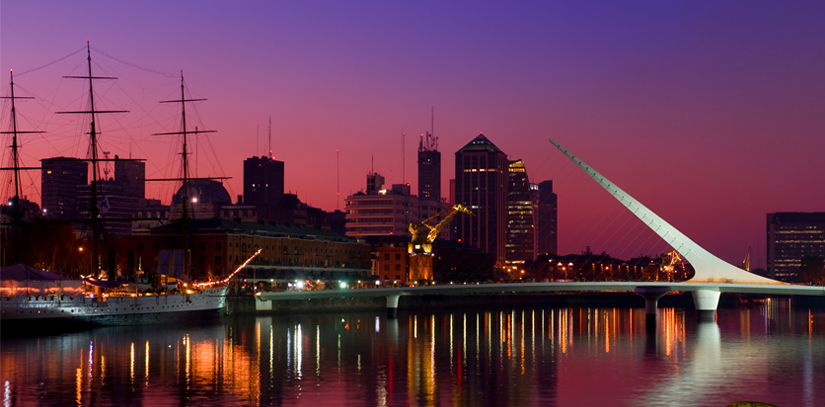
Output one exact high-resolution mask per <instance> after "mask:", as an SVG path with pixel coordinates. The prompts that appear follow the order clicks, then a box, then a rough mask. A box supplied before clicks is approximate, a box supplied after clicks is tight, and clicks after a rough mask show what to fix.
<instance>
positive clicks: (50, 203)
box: [40, 157, 89, 220]
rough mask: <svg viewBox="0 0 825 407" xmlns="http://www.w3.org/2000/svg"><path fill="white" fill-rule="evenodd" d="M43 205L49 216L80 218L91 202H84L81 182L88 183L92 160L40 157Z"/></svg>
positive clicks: (45, 212) (67, 218)
mask: <svg viewBox="0 0 825 407" xmlns="http://www.w3.org/2000/svg"><path fill="white" fill-rule="evenodd" d="M40 167H41V170H40V171H41V178H40V180H41V181H40V182H41V185H40V193H41V194H42V196H41V207H42V208H43V213H44V216H45V217H47V218H49V219H63V220H77V219H80V218H81V215H80V213H81V211H82V210H83V209H86V210H88V208H86V207H87V206H89V202H80V201H79V196H78V191H79V188H78V187H79V186H81V185H87V184H88V179H89V164H88V163H87V162H85V161H82V160H80V159H77V158H70V157H54V158H45V159H42V160H40Z"/></svg>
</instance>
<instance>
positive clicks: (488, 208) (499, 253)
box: [454, 134, 509, 267]
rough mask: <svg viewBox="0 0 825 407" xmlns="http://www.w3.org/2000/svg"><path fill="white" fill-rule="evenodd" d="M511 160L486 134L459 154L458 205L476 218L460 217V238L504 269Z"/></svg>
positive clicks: (456, 184) (458, 218)
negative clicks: (467, 209)
mask: <svg viewBox="0 0 825 407" xmlns="http://www.w3.org/2000/svg"><path fill="white" fill-rule="evenodd" d="M508 174H509V172H508V161H507V155H506V154H504V152H502V151H501V150H500V149H499V148H498V147H496V145H495V144H493V143H492V142H490V140H488V139H487V137H484V135H483V134H479V135H478V137H476V138H474V139H473V141H471V142H470V143H468V144H467V145H466V146H464V147H462V148H461V149H460V150H458V151H457V152H456V153H455V202H454V203H457V204H461V205H464V206H466V207H467V208H469V209H470V210H471V211H472V212H473V213H474V214H475V215H476V216H460V217H457V218H456V235H457V236H456V237H457V238H458V239H459V240H460V241H462V242H464V243H466V244H469V245H471V246H474V247H478V248H480V249H482V250H484V251H485V252H487V253H490V254H491V255H493V257H494V258H495V261H496V267H504V261H505V255H506V252H505V242H506V239H507V235H506V232H507V216H506V215H507V212H506V210H507V184H508V182H509V181H508V178H509V177H508Z"/></svg>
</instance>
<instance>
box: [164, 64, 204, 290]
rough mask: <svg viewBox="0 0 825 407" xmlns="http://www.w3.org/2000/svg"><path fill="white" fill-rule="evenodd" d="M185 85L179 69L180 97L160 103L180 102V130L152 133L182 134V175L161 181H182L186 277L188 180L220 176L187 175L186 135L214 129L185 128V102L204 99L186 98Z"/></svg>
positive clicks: (187, 271)
mask: <svg viewBox="0 0 825 407" xmlns="http://www.w3.org/2000/svg"><path fill="white" fill-rule="evenodd" d="M185 90H186V88H185V85H184V81H183V71H182V70H181V71H180V99H179V100H164V101H161V102H160V103H180V109H181V128H182V131H175V132H169V133H154V135H155V136H169V135H180V136H183V147H182V150H181V156H182V158H183V177H182V178H180V179H174V178H173V179H166V180H163V181H183V187H182V188H183V214H182V218H181V226H182V228H183V231H182V237H183V275H184V276H186V277H187V278H190V277H191V276H192V270H191V264H190V263H191V262H190V261H189V229H190V216H189V204H190V201H191V200H192V198H191V197H190V196H189V181H192V180H195V179H220V178H191V177H189V158H188V155H189V153H188V152H187V150H186V149H187V136H188V135H190V134H201V133H214V132H215V130H200V129H198V128H197V127H195V130H188V129H187V128H186V103H187V102H201V101H204V100H206V99H187V98H186V93H185ZM151 181H161V180H151Z"/></svg>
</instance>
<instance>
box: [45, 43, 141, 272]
mask: <svg viewBox="0 0 825 407" xmlns="http://www.w3.org/2000/svg"><path fill="white" fill-rule="evenodd" d="M86 60H87V62H88V69H89V71H88V75H86V76H64V78H70V79H88V80H89V110H81V111H71V112H57V113H60V114H88V115H89V117H90V118H91V128H90V131H89V150H90V152H91V158H90V159H89V161H91V162H92V180H91V190H92V193H91V199H90V202H89V214H90V218H91V219H90V220H91V223H92V265H91V267H92V270H91V273H90V275H92V276H94V277H95V278H98V277H100V259H99V255H98V247H97V246H98V244H99V240H100V219H99V218H100V207H99V206H98V204H99V202H98V197H97V193H98V191H97V188H98V181H99V180H98V173H97V171H98V162H99V161H100V159H98V157H97V143H98V141H97V136H98V133H97V128H96V125H95V120H96V117H97V115H98V114H103V113H128V110H95V92H94V81H95V80H98V79H117V78H115V77H111V76H92V53H91V50H90V47H89V41H86Z"/></svg>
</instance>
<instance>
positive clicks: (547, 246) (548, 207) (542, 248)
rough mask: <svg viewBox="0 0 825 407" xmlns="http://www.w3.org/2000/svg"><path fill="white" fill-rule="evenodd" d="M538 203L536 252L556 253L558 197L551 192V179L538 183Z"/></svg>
mask: <svg viewBox="0 0 825 407" xmlns="http://www.w3.org/2000/svg"><path fill="white" fill-rule="evenodd" d="M538 193H539V203H538V216H537V221H536V225H537V228H536V235H537V238H538V239H537V240H538V247H537V250H538V254H558V233H557V232H558V226H557V225H558V221H557V214H558V197H557V196H556V194H555V193H554V192H553V181H552V180H547V181H542V182H540V183H539V185H538Z"/></svg>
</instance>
